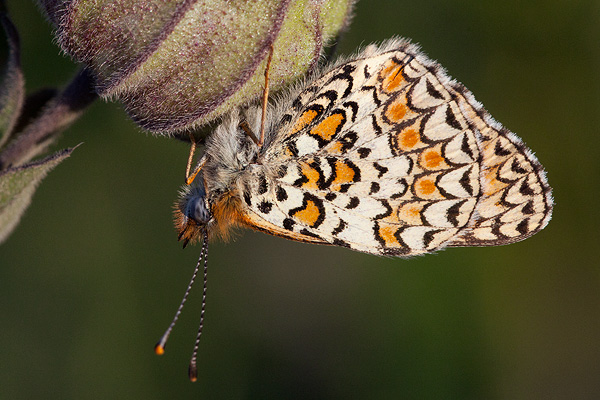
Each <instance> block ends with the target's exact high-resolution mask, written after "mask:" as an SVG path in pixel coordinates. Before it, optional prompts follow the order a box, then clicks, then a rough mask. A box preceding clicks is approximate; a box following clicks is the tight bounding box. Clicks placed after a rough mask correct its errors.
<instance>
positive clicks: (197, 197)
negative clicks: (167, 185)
mask: <svg viewBox="0 0 600 400" xmlns="http://www.w3.org/2000/svg"><path fill="white" fill-rule="evenodd" d="M197 180H199V181H200V183H194V184H192V185H190V186H187V185H186V186H184V188H183V190H182V192H181V197H180V199H179V201H178V202H177V204H176V205H175V226H176V228H177V230H178V231H179V236H178V239H179V240H181V241H183V247H185V246H187V244H188V243H189V242H190V241H192V242H194V241H196V240H199V239H201V238H202V237H203V236H204V232H205V231H206V230H207V229H208V226H209V224H210V222H211V221H212V220H213V215H212V213H211V210H210V205H209V202H208V199H207V197H206V190H205V189H204V184H202V179H197Z"/></svg>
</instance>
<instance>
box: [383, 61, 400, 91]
mask: <svg viewBox="0 0 600 400" xmlns="http://www.w3.org/2000/svg"><path fill="white" fill-rule="evenodd" d="M402 68H403V66H402V65H400V64H398V63H396V62H395V61H391V62H390V64H389V65H388V66H386V67H385V68H384V69H382V70H381V74H380V75H379V76H380V77H381V78H383V83H382V85H381V86H382V88H383V90H385V91H386V92H394V91H396V90H398V88H400V87H401V86H402V82H404V76H402Z"/></svg>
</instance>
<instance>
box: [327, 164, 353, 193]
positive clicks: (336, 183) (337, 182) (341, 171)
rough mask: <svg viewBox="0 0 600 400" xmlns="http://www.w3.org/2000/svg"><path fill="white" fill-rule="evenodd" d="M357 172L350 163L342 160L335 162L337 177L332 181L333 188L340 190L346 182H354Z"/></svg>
mask: <svg viewBox="0 0 600 400" xmlns="http://www.w3.org/2000/svg"><path fill="white" fill-rule="evenodd" d="M355 174H356V173H355V172H354V170H353V169H352V168H350V166H348V164H346V163H345V162H342V161H336V162H335V179H334V180H333V182H331V190H334V191H338V190H340V186H341V185H343V184H345V183H351V182H354V176H355Z"/></svg>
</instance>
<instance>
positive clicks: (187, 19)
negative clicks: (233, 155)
mask: <svg viewBox="0 0 600 400" xmlns="http://www.w3.org/2000/svg"><path fill="white" fill-rule="evenodd" d="M40 2H41V5H42V7H43V8H44V9H45V10H46V12H47V13H48V16H49V18H50V20H51V21H52V22H53V23H54V24H55V25H56V27H57V36H58V41H59V43H60V45H61V47H62V48H63V49H64V51H65V52H67V53H68V54H70V55H71V56H73V57H74V58H75V59H76V60H77V61H80V62H83V63H85V64H86V65H87V66H88V68H89V69H90V70H91V71H92V74H93V75H94V76H95V79H96V89H97V91H98V93H99V94H100V95H101V96H103V97H108V98H117V99H119V100H120V101H122V102H123V104H124V105H125V108H126V109H127V111H128V113H129V114H130V115H131V117H132V118H133V119H134V120H135V121H136V122H137V123H138V124H139V125H141V126H142V127H143V128H145V129H148V130H151V131H154V132H174V131H178V130H182V129H186V128H193V127H197V126H200V125H203V124H205V123H207V122H210V121H211V120H214V119H215V118H217V117H219V116H220V115H222V114H224V113H226V112H227V111H230V110H232V109H234V108H235V107H239V106H240V105H242V104H245V103H248V102H249V101H252V100H254V99H256V98H258V96H259V95H260V94H261V92H262V90H263V87H264V73H265V68H266V64H267V63H266V60H267V58H268V56H269V49H270V46H271V45H273V49H274V51H273V58H272V63H271V65H270V69H269V74H270V76H269V85H270V89H271V90H277V89H278V88H281V87H283V86H285V85H287V84H289V83H290V82H292V81H294V80H296V79H298V78H299V77H301V76H302V75H303V74H305V73H306V71H307V70H308V69H310V68H311V67H312V66H314V65H315V64H316V63H317V61H318V58H319V56H320V54H321V51H322V48H323V45H324V44H326V43H328V42H330V41H331V40H332V39H333V38H334V37H335V36H336V34H337V33H338V32H339V31H340V29H342V28H343V27H344V26H345V25H346V24H347V23H348V20H349V18H350V14H351V9H352V4H353V3H354V0H248V1H245V0H244V1H231V0H229V1H225V0H205V1H200V0H178V1H165V0H145V1H139V0H40Z"/></svg>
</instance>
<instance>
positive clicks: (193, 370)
mask: <svg viewBox="0 0 600 400" xmlns="http://www.w3.org/2000/svg"><path fill="white" fill-rule="evenodd" d="M204 243H208V237H207V234H206V233H204ZM202 252H203V253H204V287H203V289H202V310H201V311H200V326H199V327H198V335H197V336H196V343H195V344H194V351H193V352H192V359H191V360H190V366H189V368H188V376H189V377H190V381H192V382H196V380H197V379H198V367H197V365H196V360H197V358H198V346H199V345H200V336H201V335H202V327H203V326H204V310H205V309H206V282H207V279H206V278H207V276H208V245H206V246H203V251H202Z"/></svg>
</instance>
